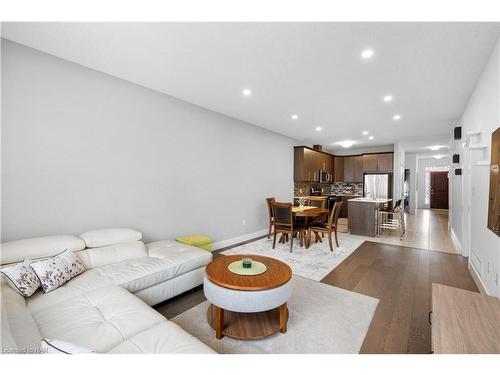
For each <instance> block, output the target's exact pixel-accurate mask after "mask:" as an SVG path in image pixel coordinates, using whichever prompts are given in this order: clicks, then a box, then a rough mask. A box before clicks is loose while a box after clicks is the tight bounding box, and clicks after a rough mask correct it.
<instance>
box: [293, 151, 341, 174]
mask: <svg viewBox="0 0 500 375" xmlns="http://www.w3.org/2000/svg"><path fill="white" fill-rule="evenodd" d="M320 170H322V171H327V172H328V173H330V174H333V171H334V164H333V155H330V154H327V153H325V152H321V151H316V150H313V149H311V148H309V147H305V146H297V147H295V148H294V181H295V182H317V181H318V180H319V171H320Z"/></svg>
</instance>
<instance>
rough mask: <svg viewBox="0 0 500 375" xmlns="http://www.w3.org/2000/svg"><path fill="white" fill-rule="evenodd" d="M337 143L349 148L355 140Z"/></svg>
mask: <svg viewBox="0 0 500 375" xmlns="http://www.w3.org/2000/svg"><path fill="white" fill-rule="evenodd" d="M337 144H338V145H340V146H342V147H344V148H349V147H351V146H352V145H353V144H354V141H342V142H338V143H337Z"/></svg>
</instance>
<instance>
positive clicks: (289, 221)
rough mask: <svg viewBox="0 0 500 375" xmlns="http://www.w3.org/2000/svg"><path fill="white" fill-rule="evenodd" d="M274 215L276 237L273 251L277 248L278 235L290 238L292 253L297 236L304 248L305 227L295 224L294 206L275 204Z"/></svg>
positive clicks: (282, 203)
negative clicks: (294, 239)
mask: <svg viewBox="0 0 500 375" xmlns="http://www.w3.org/2000/svg"><path fill="white" fill-rule="evenodd" d="M272 207H273V214H274V237H273V249H274V248H275V246H276V236H277V235H278V233H281V234H282V235H285V236H288V235H289V237H290V252H292V249H293V238H294V237H295V235H296V234H298V236H299V241H300V244H301V246H302V243H303V241H304V230H305V227H304V226H302V225H298V224H294V222H293V213H292V204H291V203H285V202H273V204H272Z"/></svg>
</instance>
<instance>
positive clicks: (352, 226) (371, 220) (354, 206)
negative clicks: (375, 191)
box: [348, 197, 392, 237]
mask: <svg viewBox="0 0 500 375" xmlns="http://www.w3.org/2000/svg"><path fill="white" fill-rule="evenodd" d="M391 201H392V199H388V198H382V199H380V198H378V199H372V198H365V197H360V198H353V199H349V200H348V204H349V221H348V225H349V232H350V233H351V234H357V235H360V236H369V237H376V236H377V222H378V212H379V210H380V209H382V208H386V207H387V206H388V204H389V202H391Z"/></svg>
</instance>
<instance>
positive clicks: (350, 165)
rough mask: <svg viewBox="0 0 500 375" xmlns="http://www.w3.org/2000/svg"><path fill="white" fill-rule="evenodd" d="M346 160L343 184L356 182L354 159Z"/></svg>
mask: <svg viewBox="0 0 500 375" xmlns="http://www.w3.org/2000/svg"><path fill="white" fill-rule="evenodd" d="M343 159H344V180H343V182H353V181H354V157H352V156H345V157H343Z"/></svg>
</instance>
